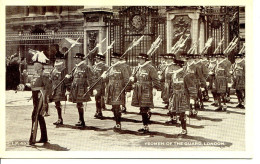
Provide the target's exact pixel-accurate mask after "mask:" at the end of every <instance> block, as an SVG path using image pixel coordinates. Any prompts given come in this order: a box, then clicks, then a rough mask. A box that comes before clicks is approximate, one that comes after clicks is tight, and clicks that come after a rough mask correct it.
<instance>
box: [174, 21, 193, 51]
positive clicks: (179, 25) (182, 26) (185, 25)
mask: <svg viewBox="0 0 260 164" xmlns="http://www.w3.org/2000/svg"><path fill="white" fill-rule="evenodd" d="M190 28H191V19H190V18H189V17H188V16H176V17H175V18H174V20H173V28H172V32H173V35H172V46H174V45H175V43H176V42H177V41H178V40H179V39H180V38H181V37H182V36H183V39H185V38H186V37H187V35H188V34H190ZM183 34H184V35H183ZM190 45H191V39H188V40H187V41H186V44H185V47H183V51H187V49H189V47H190Z"/></svg>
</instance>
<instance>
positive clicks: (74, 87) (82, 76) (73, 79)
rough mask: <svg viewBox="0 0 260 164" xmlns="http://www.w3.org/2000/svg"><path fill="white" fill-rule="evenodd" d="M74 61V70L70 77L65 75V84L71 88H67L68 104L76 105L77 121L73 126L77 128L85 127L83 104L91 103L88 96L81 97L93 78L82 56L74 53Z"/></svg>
mask: <svg viewBox="0 0 260 164" xmlns="http://www.w3.org/2000/svg"><path fill="white" fill-rule="evenodd" d="M74 59H75V63H76V69H75V70H74V72H73V73H72V75H68V74H67V75H66V78H67V81H68V82H66V83H67V84H68V83H71V87H70V88H67V90H68V91H69V93H67V94H69V101H70V102H73V103H77V108H78V112H79V121H78V123H77V124H75V125H76V126H79V127H85V121H84V110H83V107H84V106H83V103H84V102H88V101H91V99H90V95H89V94H87V95H86V96H83V95H84V93H86V92H87V91H88V88H89V86H91V85H93V84H92V83H93V81H94V79H95V77H94V73H93V70H92V69H91V67H90V66H88V65H87V63H86V61H85V60H84V54H81V53H76V55H75V56H74Z"/></svg>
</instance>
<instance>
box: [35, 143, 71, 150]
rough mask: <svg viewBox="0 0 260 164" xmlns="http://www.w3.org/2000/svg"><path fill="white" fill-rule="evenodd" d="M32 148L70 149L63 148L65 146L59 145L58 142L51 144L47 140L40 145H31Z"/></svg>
mask: <svg viewBox="0 0 260 164" xmlns="http://www.w3.org/2000/svg"><path fill="white" fill-rule="evenodd" d="M31 147H32V148H36V149H38V148H45V149H49V150H54V151H69V150H70V149H68V148H65V147H61V146H60V145H58V144H51V143H49V142H47V143H44V144H43V145H42V146H38V145H33V146H31Z"/></svg>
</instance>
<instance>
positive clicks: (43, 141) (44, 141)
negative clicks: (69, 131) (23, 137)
mask: <svg viewBox="0 0 260 164" xmlns="http://www.w3.org/2000/svg"><path fill="white" fill-rule="evenodd" d="M47 142H48V139H40V140H39V141H37V142H36V143H47Z"/></svg>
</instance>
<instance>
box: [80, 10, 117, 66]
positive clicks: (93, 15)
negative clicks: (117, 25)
mask: <svg viewBox="0 0 260 164" xmlns="http://www.w3.org/2000/svg"><path fill="white" fill-rule="evenodd" d="M82 13H83V14H84V25H83V28H84V53H85V54H87V53H88V52H89V51H88V49H87V48H88V47H87V46H88V45H87V44H88V43H89V39H90V38H89V36H88V33H89V32H91V31H97V34H98V36H97V38H96V42H97V44H98V43H100V42H101V41H102V40H103V39H104V38H107V39H106V41H104V42H103V43H102V45H101V46H100V47H99V48H98V52H102V53H104V52H105V51H106V49H107V46H108V42H109V40H108V34H107V33H108V32H107V31H108V27H107V26H106V23H105V22H104V21H103V18H104V17H106V16H107V15H110V14H112V11H111V8H108V7H107V8H95V6H91V8H89V7H85V8H84V9H83V10H82ZM92 41H93V38H92ZM107 56H109V54H108V53H107V54H106V57H107ZM106 60H107V62H109V60H108V59H106Z"/></svg>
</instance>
